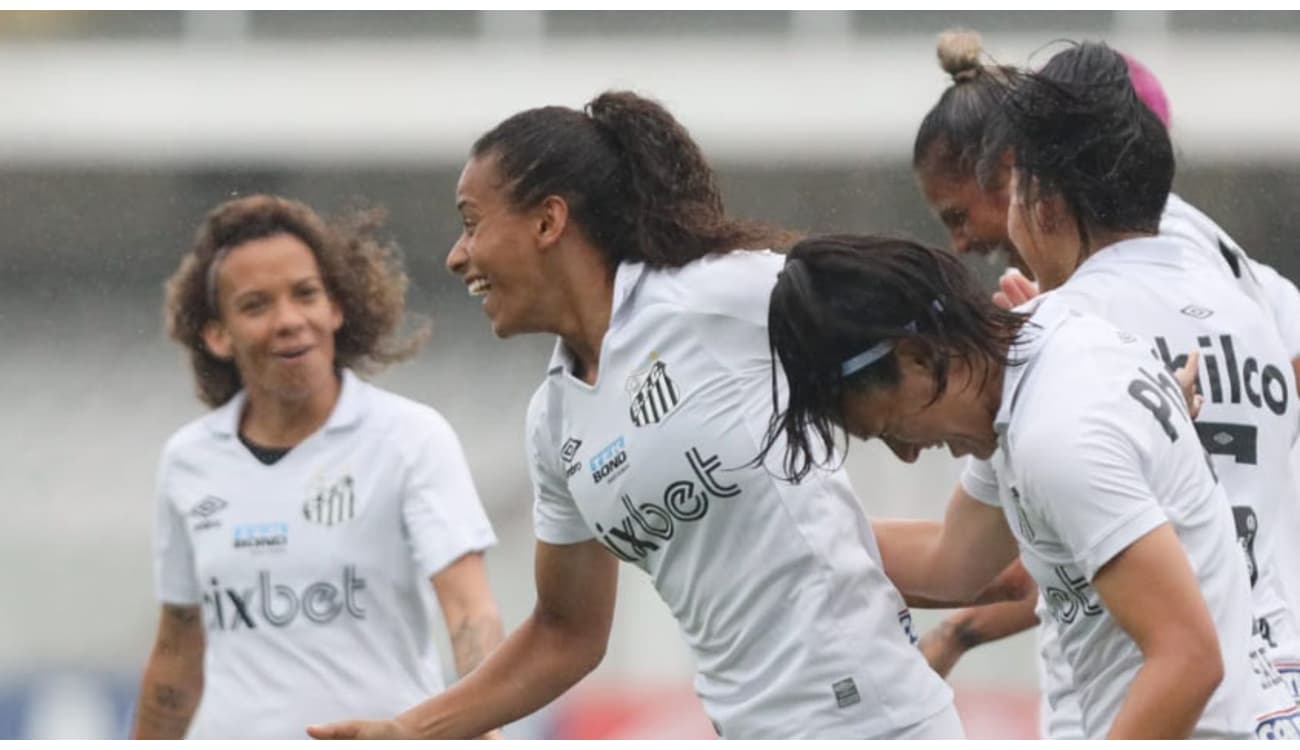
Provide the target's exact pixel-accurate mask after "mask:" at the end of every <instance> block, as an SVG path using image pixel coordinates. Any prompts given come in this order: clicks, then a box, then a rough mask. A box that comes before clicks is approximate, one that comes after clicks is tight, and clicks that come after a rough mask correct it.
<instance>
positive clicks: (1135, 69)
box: [1120, 52, 1169, 128]
mask: <svg viewBox="0 0 1300 750" xmlns="http://www.w3.org/2000/svg"><path fill="white" fill-rule="evenodd" d="M1120 55H1121V56H1122V57H1123V58H1124V62H1126V63H1128V77H1129V80H1130V81H1132V82H1133V90H1134V91H1136V92H1137V95H1138V98H1139V99H1141V100H1142V103H1143V104H1145V105H1147V108H1148V109H1150V110H1151V111H1152V112H1154V113H1155V114H1156V117H1158V118H1160V122H1161V123H1162V124H1164V126H1165V127H1166V128H1167V127H1169V98H1168V97H1166V96H1165V89H1164V87H1163V86H1161V85H1160V79H1159V78H1156V75H1155V73H1152V72H1151V70H1150V69H1149V68H1147V66H1145V65H1143V64H1142V63H1140V62H1138V61H1137V59H1136V58H1134V57H1132V56H1130V55H1125V54H1124V53H1122V52H1121V53H1120Z"/></svg>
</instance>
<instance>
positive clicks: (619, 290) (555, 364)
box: [546, 262, 646, 375]
mask: <svg viewBox="0 0 1300 750" xmlns="http://www.w3.org/2000/svg"><path fill="white" fill-rule="evenodd" d="M645 270H646V268H645V264H644V263H639V262H638V263H630V262H624V263H620V264H618V270H617V271H615V272H614V299H613V300H612V302H611V304H610V309H609V330H607V331H606V332H605V336H604V337H602V339H601V341H602V346H603V342H604V341H605V340H606V339H608V337H609V333H610V331H613V330H614V329H615V328H617V327H618V326H620V325H622V324H623V322H624V319H625V318H626V317H627V316H628V315H630V314H631V310H632V302H631V300H632V296H633V293H634V292H636V290H637V287H638V286H640V282H641V278H642V277H643V276H644V275H645ZM573 366H574V361H573V354H572V352H570V351H569V348H568V347H567V346H565V345H564V341H563V340H562V339H560V338H556V340H555V350H554V351H553V352H552V353H551V363H550V366H548V367H547V368H546V373H547V374H548V375H555V374H557V373H561V372H564V371H565V370H568V371H570V372H572V370H573Z"/></svg>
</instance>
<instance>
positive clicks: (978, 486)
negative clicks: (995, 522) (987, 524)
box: [961, 456, 1002, 507]
mask: <svg viewBox="0 0 1300 750" xmlns="http://www.w3.org/2000/svg"><path fill="white" fill-rule="evenodd" d="M961 488H962V489H963V490H965V491H966V494H968V495H970V496H971V497H973V498H975V499H976V500H978V501H980V502H981V503H984V504H985V505H993V506H997V507H1001V506H1002V500H1001V498H1000V497H999V495H998V475H997V472H996V471H994V470H993V463H992V461H990V460H989V459H979V458H976V457H974V456H971V457H970V458H968V459H966V467H965V468H964V469H962V472H961Z"/></svg>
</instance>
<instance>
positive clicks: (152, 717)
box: [131, 651, 203, 740]
mask: <svg viewBox="0 0 1300 750" xmlns="http://www.w3.org/2000/svg"><path fill="white" fill-rule="evenodd" d="M202 697H203V662H202V660H201V659H200V660H199V661H198V662H197V663H195V662H194V661H193V660H191V659H185V658H181V657H168V656H166V655H160V654H158V653H157V651H155V653H154V655H153V656H151V657H150V659H149V664H148V666H146V667H145V671H144V678H143V679H142V680H141V684H140V694H139V696H138V697H137V698H136V709H135V721H134V723H133V724H132V727H131V739H135V740H179V739H183V738H184V737H185V732H186V730H187V729H189V726H190V720H191V719H192V718H193V717H194V711H195V709H197V708H198V705H199V699H200V698H202Z"/></svg>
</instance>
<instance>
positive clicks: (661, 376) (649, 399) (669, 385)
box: [629, 361, 681, 427]
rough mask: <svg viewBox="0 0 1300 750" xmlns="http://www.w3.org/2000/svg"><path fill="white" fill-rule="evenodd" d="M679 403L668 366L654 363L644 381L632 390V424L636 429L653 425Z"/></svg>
mask: <svg viewBox="0 0 1300 750" xmlns="http://www.w3.org/2000/svg"><path fill="white" fill-rule="evenodd" d="M680 401H681V395H680V393H678V391H677V385H676V384H675V383H673V379H672V378H670V377H668V366H667V365H665V364H664V363H663V362H662V361H658V362H655V363H654V364H653V365H651V367H650V371H649V372H648V373H646V375H645V379H644V380H642V381H641V382H640V383H639V384H635V387H634V389H632V406H631V408H630V409H629V413H630V414H631V416H632V424H634V425H636V426H637V427H645V426H646V425H648V424H655V423H656V422H659V421H660V420H662V419H663V418H664V417H666V416H668V413H669V412H671V411H672V410H673V408H674V407H676V406H677V404H678V402H680Z"/></svg>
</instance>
